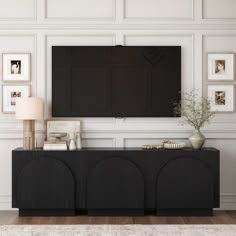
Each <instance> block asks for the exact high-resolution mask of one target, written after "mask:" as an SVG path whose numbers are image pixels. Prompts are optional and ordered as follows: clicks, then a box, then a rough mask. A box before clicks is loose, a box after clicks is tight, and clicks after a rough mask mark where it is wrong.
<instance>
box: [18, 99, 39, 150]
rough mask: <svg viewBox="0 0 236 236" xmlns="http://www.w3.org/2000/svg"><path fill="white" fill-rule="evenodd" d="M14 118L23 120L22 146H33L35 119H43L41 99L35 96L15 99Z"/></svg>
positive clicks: (28, 148) (31, 147) (25, 147)
mask: <svg viewBox="0 0 236 236" xmlns="http://www.w3.org/2000/svg"><path fill="white" fill-rule="evenodd" d="M16 119H18V120H23V148H24V149H25V150H32V149H34V147H35V120H42V119H43V100H42V99H41V98H36V97H28V98H17V99H16Z"/></svg>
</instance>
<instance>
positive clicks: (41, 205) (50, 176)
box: [17, 156, 75, 209]
mask: <svg viewBox="0 0 236 236" xmlns="http://www.w3.org/2000/svg"><path fill="white" fill-rule="evenodd" d="M74 188H75V182H74V178H73V176H72V174H71V171H70V170H69V168H68V167H67V166H66V165H65V164H63V162H61V161H59V160H56V159H53V158H50V157H47V156H45V157H40V158H37V159H35V160H32V161H30V162H29V163H28V164H27V165H26V166H25V167H24V168H23V169H22V170H21V172H20V174H19V176H18V178H17V206H18V207H19V208H22V209H73V208H74V207H75V189H74Z"/></svg>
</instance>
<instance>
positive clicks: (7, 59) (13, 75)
mask: <svg viewBox="0 0 236 236" xmlns="http://www.w3.org/2000/svg"><path fill="white" fill-rule="evenodd" d="M2 61H3V65H2V68H3V81H8V82H9V81H11V82H18V81H19V82H20V81H30V54H29V53H22V54H6V53H4V54H3V60H2Z"/></svg>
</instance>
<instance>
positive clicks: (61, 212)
mask: <svg viewBox="0 0 236 236" xmlns="http://www.w3.org/2000/svg"><path fill="white" fill-rule="evenodd" d="M74 215H76V211H75V210H74V209H19V216H74Z"/></svg>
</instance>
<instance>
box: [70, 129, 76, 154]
mask: <svg viewBox="0 0 236 236" xmlns="http://www.w3.org/2000/svg"><path fill="white" fill-rule="evenodd" d="M69 150H70V151H74V150H76V144H75V133H74V132H72V133H69Z"/></svg>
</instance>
